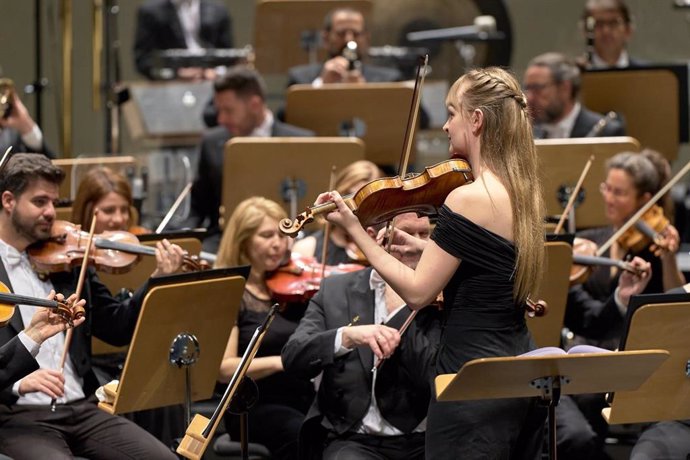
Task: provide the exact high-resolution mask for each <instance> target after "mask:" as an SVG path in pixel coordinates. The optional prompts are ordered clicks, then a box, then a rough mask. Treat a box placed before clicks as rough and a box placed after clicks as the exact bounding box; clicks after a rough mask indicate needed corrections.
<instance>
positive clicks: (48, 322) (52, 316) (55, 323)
mask: <svg viewBox="0 0 690 460" xmlns="http://www.w3.org/2000/svg"><path fill="white" fill-rule="evenodd" d="M53 299H55V300H57V301H59V302H65V297H64V296H63V295H62V294H57V295H56V294H55V291H50V294H49V295H48V300H53ZM76 300H77V296H76V294H72V295H71V296H69V298H68V299H67V301H66V302H65V303H67V304H69V305H72V309H74V308H76V307H82V308H83V307H84V306H85V305H86V300H84V299H82V300H80V301H79V302H76V304H75V303H74V302H75V301H76ZM84 321H86V317H84V316H82V317H81V318H79V319H76V320H74V321H73V324H74V327H77V326H79V325H80V324H82V323H83V322H84ZM68 327H69V325H68V324H67V323H66V322H65V321H64V320H63V319H62V318H61V317H60V316H59V315H58V314H57V313H55V312H54V311H53V310H52V309H50V308H39V309H38V310H37V311H36V313H34V315H33V316H32V317H31V323H29V326H28V327H27V328H26V329H24V333H25V334H26V335H28V336H29V337H30V338H31V339H32V340H33V341H34V342H36V343H37V344H39V345H40V344H42V343H43V342H44V341H45V340H47V339H49V338H50V337H52V336H54V335H55V334H57V333H59V332H62V331H65V330H67V328H68Z"/></svg>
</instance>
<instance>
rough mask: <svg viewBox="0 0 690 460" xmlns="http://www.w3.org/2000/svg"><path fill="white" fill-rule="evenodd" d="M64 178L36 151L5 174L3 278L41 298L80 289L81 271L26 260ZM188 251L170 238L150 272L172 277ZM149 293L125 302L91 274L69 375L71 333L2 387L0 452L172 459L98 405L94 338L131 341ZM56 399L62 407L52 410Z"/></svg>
mask: <svg viewBox="0 0 690 460" xmlns="http://www.w3.org/2000/svg"><path fill="white" fill-rule="evenodd" d="M63 178H64V172H63V171H62V170H61V169H59V168H58V167H56V166H54V165H53V164H52V163H51V162H50V160H48V159H47V158H46V157H45V156H43V155H38V154H17V155H14V156H12V157H11V158H10V159H9V161H8V163H7V165H6V166H5V167H4V168H3V170H2V172H1V173H0V191H1V195H0V197H1V200H2V201H1V204H2V209H0V261H1V262H2V263H0V281H2V282H3V283H5V284H6V285H7V286H8V287H10V289H11V290H12V291H13V292H16V293H17V294H23V295H30V296H33V297H44V296H45V295H46V294H47V293H48V292H50V291H51V290H55V291H57V292H60V293H63V294H64V295H71V294H73V293H74V292H75V290H76V286H77V283H78V278H79V268H75V269H72V270H69V271H65V272H61V273H55V274H52V275H50V276H49V277H39V276H38V275H37V274H36V272H35V271H34V270H33V269H32V264H31V261H30V259H29V257H28V255H27V252H26V249H27V247H28V246H30V245H32V244H34V243H39V242H40V241H43V240H46V239H48V238H49V237H50V236H51V233H52V231H53V223H54V221H55V206H54V204H55V202H56V201H57V199H58V189H59V184H60V182H61V181H62V179H63ZM182 256H183V252H182V250H181V249H180V248H179V247H178V246H176V245H171V244H170V243H168V242H167V241H166V242H164V243H163V244H161V245H159V246H158V247H157V254H156V259H157V268H156V271H155V272H154V274H153V275H152V276H155V275H157V274H167V273H172V272H174V271H175V270H177V269H178V268H179V267H180V265H181V262H182ZM143 294H144V288H142V289H140V290H139V291H137V293H136V294H135V295H134V296H133V297H132V299H131V300H130V301H127V302H120V301H118V300H116V299H114V298H113V297H112V295H111V294H110V292H109V290H108V288H107V287H106V286H105V285H104V284H102V283H101V282H100V281H99V280H98V276H97V275H96V273H95V271H94V270H93V268H89V269H88V270H87V271H86V277H85V282H84V289H83V291H82V296H83V297H84V299H86V301H87V302H86V320H87V325H86V326H84V327H79V328H76V329H74V333H73V335H72V340H71V342H70V346H69V351H68V353H67V355H66V359H65V363H64V369H63V370H64V372H59V371H58V370H57V369H58V368H59V367H60V360H61V357H62V354H63V349H64V343H65V337H64V336H63V335H62V334H57V335H55V336H54V337H52V338H50V339H48V340H46V341H44V342H43V344H42V345H41V348H40V350H39V352H38V354H37V356H36V360H37V361H38V364H39V365H40V368H39V369H38V370H36V371H34V372H32V373H30V374H29V375H27V376H26V377H24V378H22V379H21V380H18V381H16V382H14V383H13V385H12V386H11V387H8V388H6V389H3V390H2V391H0V426H2V429H0V453H3V454H5V455H9V456H10V457H12V458H14V459H22V458H26V459H36V458H50V459H57V458H60V459H62V458H64V459H68V458H72V457H73V456H75V455H76V456H83V457H88V458H89V459H113V460H115V459H121V458H159V459H171V460H172V459H175V458H176V456H175V455H174V454H173V453H172V452H171V451H170V449H169V448H167V447H166V446H164V445H163V444H161V443H160V442H159V441H158V440H156V439H155V438H154V437H153V436H151V435H150V434H149V433H147V432H145V431H144V430H143V429H141V428H139V427H138V426H136V425H135V424H134V423H132V422H130V421H129V420H126V419H124V418H122V417H116V416H112V415H110V414H107V413H105V412H103V411H101V410H99V409H98V407H97V405H96V404H95V397H93V392H94V390H95V389H96V387H97V381H96V377H95V375H94V373H93V371H92V368H91V336H92V335H94V336H96V337H99V338H100V339H102V340H105V341H106V342H108V343H110V344H113V345H124V344H126V343H128V341H129V340H130V338H131V336H132V333H133V331H134V327H135V325H136V321H137V318H138V314H139V308H140V306H141V302H142V299H143ZM34 310H35V308H34V307H29V306H19V307H18V308H17V309H16V310H15V313H14V315H13V317H12V318H11V320H10V323H9V325H8V326H7V327H4V328H2V329H0V346H3V345H6V344H8V343H11V341H12V339H13V338H14V337H16V336H17V335H18V334H19V331H21V330H22V329H23V328H24V325H25V324H27V323H29V322H30V320H31V317H32V314H33V312H34ZM52 399H55V400H56V405H55V411H51V410H50V409H49V407H50V403H51V400H52Z"/></svg>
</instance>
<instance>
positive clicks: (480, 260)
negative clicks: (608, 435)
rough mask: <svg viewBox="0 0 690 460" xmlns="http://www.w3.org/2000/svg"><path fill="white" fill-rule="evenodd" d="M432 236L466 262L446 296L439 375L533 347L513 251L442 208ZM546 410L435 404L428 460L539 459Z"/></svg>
mask: <svg viewBox="0 0 690 460" xmlns="http://www.w3.org/2000/svg"><path fill="white" fill-rule="evenodd" d="M431 238H432V239H433V240H434V241H435V242H436V244H438V245H439V246H440V247H441V248H442V249H443V250H445V251H446V252H448V253H449V254H452V255H453V256H455V257H457V258H459V259H461V260H462V262H461V264H460V266H459V267H458V270H457V271H456V272H455V274H454V275H453V277H452V278H451V280H450V282H449V283H448V285H447V286H446V287H445V289H444V290H443V297H444V323H443V331H442V335H441V344H440V348H439V352H438V357H437V363H436V372H437V374H450V373H456V372H457V371H458V370H459V369H460V368H461V367H462V365H463V364H464V363H465V362H467V361H469V360H472V359H475V358H486V357H496V356H515V355H519V354H521V353H525V352H527V351H529V350H531V349H533V348H534V344H533V341H532V339H531V336H530V333H529V331H528V329H527V325H526V324H525V318H524V310H523V308H522V307H521V306H518V305H516V304H515V302H514V301H513V281H514V280H513V275H514V267H515V247H514V245H513V244H512V243H511V242H510V241H508V240H506V239H504V238H502V237H501V236H499V235H496V234H495V233H492V232H490V231H489V230H486V229H485V228H483V227H480V226H478V225H476V224H475V223H473V222H471V221H470V220H469V219H467V218H465V217H463V216H462V215H460V214H457V213H454V212H453V211H451V210H450V209H449V208H448V207H446V206H443V207H442V208H441V209H440V212H439V219H438V223H437V225H436V228H435V230H434V233H433V234H432V236H431ZM545 418H546V409H545V408H543V407H540V406H539V405H538V401H537V400H536V398H521V399H493V400H480V401H462V402H437V401H436V400H435V399H434V398H433V397H432V400H431V403H430V405H429V415H428V424H427V435H426V436H427V438H426V453H427V454H426V455H427V458H429V459H440V458H443V459H446V458H447V459H528V458H529V459H537V458H540V456H541V451H542V441H543V428H544V421H545Z"/></svg>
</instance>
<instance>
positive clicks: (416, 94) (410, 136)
mask: <svg viewBox="0 0 690 460" xmlns="http://www.w3.org/2000/svg"><path fill="white" fill-rule="evenodd" d="M428 64H429V55H428V54H426V55H424V58H423V59H422V62H421V63H420V65H419V66H418V67H417V76H416V78H415V82H414V90H413V91H412V103H411V104H410V113H409V115H408V117H407V128H406V129H405V142H404V143H403V149H402V152H400V163H399V164H398V176H399V177H400V180H403V179H404V178H405V176H406V175H407V166H408V163H409V161H410V153H411V152H412V141H413V140H414V130H415V127H416V126H417V116H418V115H419V105H420V103H421V100H422V88H423V87H424V79H425V78H426V74H427V67H428ZM394 231H395V217H394V218H393V219H391V220H389V221H388V223H387V224H386V238H387V241H386V243H385V246H386V252H388V253H390V249H391V245H392V244H393V232H394ZM415 316H417V310H412V313H410V315H409V316H408V317H407V319H406V320H405V322H404V323H403V325H402V326H400V329H399V330H398V333H399V334H400V335H401V336H402V335H403V334H404V333H405V331H406V330H407V328H408V327H409V326H410V324H412V321H413V320H414V318H415ZM383 361H384V359H380V360H378V361H377V362H376V365H375V366H374V368H373V369H372V371H375V370H376V369H378V368H379V367H381V364H382V363H383Z"/></svg>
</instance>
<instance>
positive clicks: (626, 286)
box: [616, 257, 652, 306]
mask: <svg viewBox="0 0 690 460" xmlns="http://www.w3.org/2000/svg"><path fill="white" fill-rule="evenodd" d="M630 265H632V266H633V267H634V268H635V269H637V270H639V271H640V274H639V275H638V274H634V273H629V272H627V271H624V272H623V273H621V276H620V278H619V279H618V289H617V290H616V291H617V293H618V296H619V297H618V300H619V301H620V302H621V303H622V304H623V305H625V306H627V305H628V302H629V301H630V297H631V296H633V295H636V294H639V293H641V292H642V291H644V289H645V288H646V287H647V284H648V283H649V279H650V278H651V277H652V266H651V264H650V263H649V262H647V261H645V260H644V259H642V258H641V257H635V258H634V259H633V260H632V261H630Z"/></svg>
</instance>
